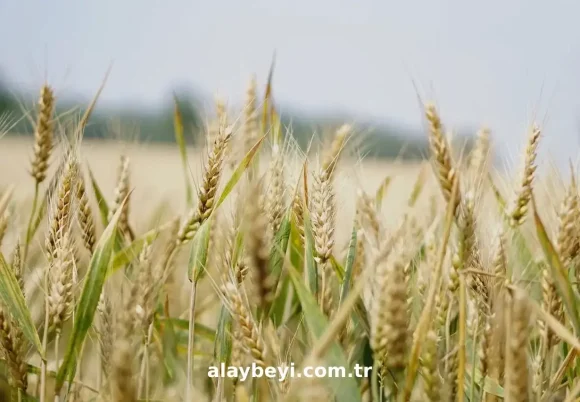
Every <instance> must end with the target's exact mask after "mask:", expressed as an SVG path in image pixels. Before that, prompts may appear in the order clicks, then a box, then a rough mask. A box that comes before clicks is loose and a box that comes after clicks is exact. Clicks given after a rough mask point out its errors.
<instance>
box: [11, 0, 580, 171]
mask: <svg viewBox="0 0 580 402" xmlns="http://www.w3.org/2000/svg"><path fill="white" fill-rule="evenodd" d="M579 15H580V2H577V1H572V0H570V1H564V0H552V1H545V0H544V1H542V0H510V1H505V0H503V1H498V0H488V1H485V2H467V1H459V0H457V1H452V0H440V1H429V0H422V1H412V0H407V1H385V0H382V1H380V0H357V1H340V0H293V1H280V0H261V1H243V0H223V1H219V0H214V1H193V0H190V1H186V0H165V1H161V0H99V1H91V2H89V1H85V2H80V1H72V0H52V1H48V0H0V35H1V38H2V40H1V41H0V54H1V55H2V57H0V71H2V72H3V74H4V76H5V77H8V78H9V79H10V80H11V81H12V83H13V84H14V85H15V86H16V87H17V88H22V89H31V88H38V87H39V86H40V85H41V84H42V83H43V81H44V80H45V78H47V79H48V80H49V81H50V82H51V83H52V84H53V85H54V86H55V87H56V90H57V93H66V94H67V95H69V94H72V95H82V96H84V97H87V98H90V97H91V96H92V94H94V92H95V91H96V89H97V88H98V86H99V84H100V82H101V80H102V78H103V76H104V74H105V71H106V70H107V68H108V67H109V65H110V64H111V63H113V67H112V72H111V76H110V78H109V81H108V83H107V87H106V89H105V91H104V93H103V95H102V98H101V101H102V102H103V103H104V104H105V103H107V104H110V105H114V104H128V103H130V104H134V105H143V106H156V105H160V104H161V102H164V101H166V100H167V97H168V94H169V93H170V91H171V90H172V89H173V88H175V87H176V86H178V85H187V86H190V87H192V88H195V89H196V90H199V91H202V92H203V93H205V94H207V95H208V96H211V95H214V94H219V95H221V96H223V97H225V98H226V99H227V100H228V102H229V103H230V104H233V105H237V104H239V103H240V102H241V101H242V99H243V94H244V90H245V88H246V86H247V82H248V79H249V77H250V76H251V75H252V74H256V75H257V77H258V80H259V81H260V82H261V83H262V84H263V83H264V80H265V78H266V75H267V71H268V68H269V64H270V61H271V59H272V55H273V53H274V51H275V52H276V59H277V64H276V71H275V77H274V85H275V86H274V90H275V95H276V99H277V101H278V102H279V103H280V104H284V105H289V106H292V107H296V108H301V109H308V110H312V111H321V112H324V111H344V112H348V113H352V114H354V115H356V116H361V117H367V118H373V119H374V118H376V119H379V120H384V121H388V122H394V123H396V124H402V125H405V126H409V127H411V128H417V129H418V130H421V129H422V127H423V124H424V122H423V119H422V114H421V110H420V103H419V100H418V99H419V98H418V96H417V95H418V93H419V94H420V99H421V100H422V101H429V100H431V101H434V102H435V103H436V104H437V106H438V107H439V111H440V113H441V115H442V118H443V120H444V123H445V124H446V126H447V127H448V128H449V129H450V130H453V129H454V128H461V127H464V126H469V127H479V126H482V125H486V126H488V127H490V128H491V130H492V135H493V136H494V139H495V141H496V143H497V145H498V147H499V148H500V149H501V152H502V153H504V154H506V155H507V156H508V158H509V161H508V163H510V164H513V163H516V164H517V163H518V162H517V160H518V159H517V155H518V153H519V152H520V150H521V149H522V146H523V144H524V143H525V139H526V132H527V129H528V128H529V126H530V125H531V123H532V122H534V121H536V122H538V123H539V124H540V126H541V127H542V129H543V138H542V143H541V147H542V153H541V154H543V155H544V156H549V157H551V158H552V159H556V161H557V162H558V161H559V162H561V163H564V164H567V160H568V158H576V156H577V154H578V149H579V145H580V100H579V96H578V93H579V92H580V23H579V21H578V18H579V17H578V16H579ZM417 91H418V92H417ZM282 113H283V110H282Z"/></svg>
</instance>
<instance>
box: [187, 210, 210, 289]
mask: <svg viewBox="0 0 580 402" xmlns="http://www.w3.org/2000/svg"><path fill="white" fill-rule="evenodd" d="M210 231H211V218H209V219H207V220H206V221H205V222H204V223H203V224H202V225H201V227H200V228H199V230H198V231H197V233H196V234H195V237H194V239H193V241H192V247H191V252H190V254H189V263H188V265H187V278H188V279H189V280H190V281H193V282H198V281H199V280H200V279H201V277H202V275H203V274H205V268H206V264H207V256H208V248H209V238H210V236H209V235H210Z"/></svg>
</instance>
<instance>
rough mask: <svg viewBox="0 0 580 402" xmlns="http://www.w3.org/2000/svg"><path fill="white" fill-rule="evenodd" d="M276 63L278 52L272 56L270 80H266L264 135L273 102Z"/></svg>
mask: <svg viewBox="0 0 580 402" xmlns="http://www.w3.org/2000/svg"><path fill="white" fill-rule="evenodd" d="M275 65H276V53H274V55H273V56H272V61H271V63H270V70H269V71H268V81H267V82H266V91H265V93H264V104H263V106H262V135H266V133H267V132H268V127H267V126H268V113H269V112H270V104H271V102H272V100H271V99H272V79H273V77H274V67H275Z"/></svg>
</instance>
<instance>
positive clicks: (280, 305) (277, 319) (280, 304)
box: [269, 275, 293, 328]
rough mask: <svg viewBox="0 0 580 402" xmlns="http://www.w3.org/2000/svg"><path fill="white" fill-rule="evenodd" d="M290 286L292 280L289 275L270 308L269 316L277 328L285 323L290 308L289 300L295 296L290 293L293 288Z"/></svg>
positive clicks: (283, 280) (280, 285)
mask: <svg viewBox="0 0 580 402" xmlns="http://www.w3.org/2000/svg"><path fill="white" fill-rule="evenodd" d="M289 285H290V279H289V278H288V275H284V276H283V278H282V280H281V281H280V282H279V285H278V288H279V292H278V293H277V297H276V298H275V299H274V301H273V302H272V306H271V307H270V314H269V316H270V318H271V319H272V323H273V324H274V326H275V327H276V328H279V327H280V325H282V323H283V322H284V316H285V313H286V310H287V306H288V304H287V303H288V298H289V297H292V295H293V293H292V292H290V289H291V288H290V286H289ZM290 306H292V304H290Z"/></svg>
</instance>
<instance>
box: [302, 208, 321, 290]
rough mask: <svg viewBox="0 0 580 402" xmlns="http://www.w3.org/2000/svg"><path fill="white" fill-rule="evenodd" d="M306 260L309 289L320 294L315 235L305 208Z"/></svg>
mask: <svg viewBox="0 0 580 402" xmlns="http://www.w3.org/2000/svg"><path fill="white" fill-rule="evenodd" d="M304 241H305V243H306V244H305V251H304V261H305V263H306V279H307V285H308V289H309V290H310V291H311V292H312V293H313V294H318V267H317V264H316V260H315V259H314V256H315V254H316V252H315V251H314V235H313V233H312V224H311V223H310V213H309V212H308V210H307V209H305V210H304Z"/></svg>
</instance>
